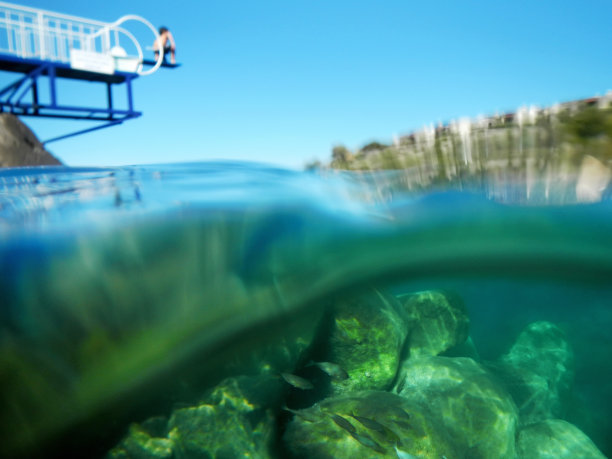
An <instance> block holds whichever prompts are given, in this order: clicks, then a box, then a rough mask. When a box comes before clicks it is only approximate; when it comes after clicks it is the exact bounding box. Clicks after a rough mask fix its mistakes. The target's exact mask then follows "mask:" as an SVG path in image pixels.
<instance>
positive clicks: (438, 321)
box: [398, 290, 470, 357]
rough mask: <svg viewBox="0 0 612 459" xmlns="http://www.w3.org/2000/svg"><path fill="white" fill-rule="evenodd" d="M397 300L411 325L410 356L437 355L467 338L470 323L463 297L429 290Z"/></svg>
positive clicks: (401, 296) (400, 297)
mask: <svg viewBox="0 0 612 459" xmlns="http://www.w3.org/2000/svg"><path fill="white" fill-rule="evenodd" d="M398 299H399V301H400V302H401V304H402V306H403V308H404V311H405V313H406V315H407V316H408V318H409V321H410V323H411V329H410V337H409V347H410V357H422V356H432V355H438V354H440V353H441V352H444V351H446V350H447V349H450V348H452V347H454V346H458V345H460V344H463V343H464V342H465V340H466V339H467V337H468V331H469V324H470V321H469V318H468V315H467V310H466V308H465V306H464V304H463V302H462V301H461V299H460V298H458V297H456V296H453V295H451V294H448V293H444V292H439V291H435V290H427V291H423V292H417V293H412V294H407V295H400V296H398Z"/></svg>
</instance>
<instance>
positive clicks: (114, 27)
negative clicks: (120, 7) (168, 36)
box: [94, 14, 164, 75]
mask: <svg viewBox="0 0 612 459" xmlns="http://www.w3.org/2000/svg"><path fill="white" fill-rule="evenodd" d="M127 21H139V22H142V23H143V24H144V25H146V26H147V27H148V28H149V29H151V31H152V32H153V36H154V37H155V41H157V40H159V33H158V32H157V29H155V27H153V25H152V24H151V23H150V22H149V21H147V20H146V19H145V18H143V17H141V16H138V15H136V14H127V15H125V16H122V17H120V18H119V19H117V20H116V21H115V22H113V23H112V24H108V25H106V26H105V27H103V28H102V29H100V30H99V31H98V32H96V33H95V34H94V37H95V36H96V35H101V34H102V33H107V34H109V33H110V31H111V30H120V31H122V32H123V33H125V34H126V35H128V37H133V35H132V34H130V33H129V32H127V31H126V30H124V29H122V28H119V27H118V26H120V25H121V24H123V23H124V22H127ZM135 44H136V49H137V50H138V58H139V60H140V62H141V64H140V67H141V69H140V70H139V71H138V72H137V73H138V74H139V75H151V74H152V73H153V72H155V71H156V70H157V69H158V68H159V67H160V66H161V64H162V62H163V59H164V55H163V53H162V52H160V53H158V57H157V61H156V62H155V65H154V66H153V67H151V68H150V69H149V70H146V71H144V72H143V71H142V58H143V54H142V48H141V46H140V43H138V42H137V41H136V42H135Z"/></svg>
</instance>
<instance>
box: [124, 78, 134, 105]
mask: <svg viewBox="0 0 612 459" xmlns="http://www.w3.org/2000/svg"><path fill="white" fill-rule="evenodd" d="M125 83H126V85H127V102H128V111H129V112H130V114H131V113H132V112H133V111H134V103H133V100H132V78H131V77H128V78H127V79H126V80H125Z"/></svg>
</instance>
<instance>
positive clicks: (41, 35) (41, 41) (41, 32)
mask: <svg viewBox="0 0 612 459" xmlns="http://www.w3.org/2000/svg"><path fill="white" fill-rule="evenodd" d="M36 17H37V20H38V45H39V46H40V59H41V60H45V59H46V57H47V55H46V49H45V48H46V46H45V22H44V21H45V20H44V16H43V13H42V11H39V12H38V14H37V15H36Z"/></svg>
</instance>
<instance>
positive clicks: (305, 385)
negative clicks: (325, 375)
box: [281, 373, 314, 390]
mask: <svg viewBox="0 0 612 459" xmlns="http://www.w3.org/2000/svg"><path fill="white" fill-rule="evenodd" d="M281 376H282V377H283V379H284V380H285V381H286V382H287V383H288V384H291V385H292V386H293V387H297V388H298V389H302V390H309V389H314V386H313V385H312V383H311V382H310V381H308V380H307V379H304V378H302V377H300V376H296V375H294V374H291V373H281Z"/></svg>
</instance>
